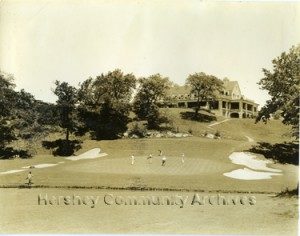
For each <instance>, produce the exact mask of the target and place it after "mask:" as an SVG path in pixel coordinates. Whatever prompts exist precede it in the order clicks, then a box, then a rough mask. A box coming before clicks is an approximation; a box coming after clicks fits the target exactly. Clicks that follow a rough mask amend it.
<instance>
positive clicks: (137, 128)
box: [128, 122, 147, 138]
mask: <svg viewBox="0 0 300 236" xmlns="http://www.w3.org/2000/svg"><path fill="white" fill-rule="evenodd" d="M128 134H129V136H132V135H136V136H138V137H139V138H143V137H145V136H146V135H147V129H146V128H145V126H144V125H142V124H140V125H139V124H138V123H137V122H135V123H134V125H133V127H132V129H131V130H129V132H128Z"/></svg>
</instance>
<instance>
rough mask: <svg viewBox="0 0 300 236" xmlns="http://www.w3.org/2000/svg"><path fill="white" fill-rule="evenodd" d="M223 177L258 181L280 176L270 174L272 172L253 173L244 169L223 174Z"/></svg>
mask: <svg viewBox="0 0 300 236" xmlns="http://www.w3.org/2000/svg"><path fill="white" fill-rule="evenodd" d="M223 175H225V176H227V177H230V178H234V179H242V180H258V179H272V175H281V174H278V173H272V172H261V171H254V170H250V169H248V168H244V169H238V170H233V171H231V172H228V173H224V174H223Z"/></svg>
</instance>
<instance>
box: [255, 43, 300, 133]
mask: <svg viewBox="0 0 300 236" xmlns="http://www.w3.org/2000/svg"><path fill="white" fill-rule="evenodd" d="M272 64H273V71H270V70H267V69H264V68H263V73H264V76H265V77H264V78H262V79H261V80H260V81H259V83H258V84H259V85H260V86H261V89H264V90H267V91H268V93H269V95H270V97H271V98H270V99H269V100H267V102H266V105H265V106H263V107H262V108H261V110H260V111H259V114H258V116H257V118H256V122H258V121H260V120H265V121H266V120H268V119H269V118H270V115H271V114H274V113H276V112H277V111H278V110H281V111H282V112H281V115H282V117H283V120H282V122H283V123H284V124H287V125H292V127H293V135H294V136H295V137H297V138H299V133H298V131H299V99H300V97H299V91H300V89H299V85H300V45H298V46H293V47H292V48H291V49H290V50H289V52H283V53H282V54H281V55H280V56H279V57H277V58H275V59H273V60H272Z"/></svg>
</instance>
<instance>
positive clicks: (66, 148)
mask: <svg viewBox="0 0 300 236" xmlns="http://www.w3.org/2000/svg"><path fill="white" fill-rule="evenodd" d="M81 143H82V141H80V140H65V139H57V140H55V141H43V142H42V145H43V147H44V148H46V149H50V150H52V154H53V155H54V156H71V155H73V154H74V152H76V151H78V150H79V149H80V148H81Z"/></svg>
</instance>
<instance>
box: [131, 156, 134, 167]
mask: <svg viewBox="0 0 300 236" xmlns="http://www.w3.org/2000/svg"><path fill="white" fill-rule="evenodd" d="M133 164H134V155H131V165H133Z"/></svg>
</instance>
